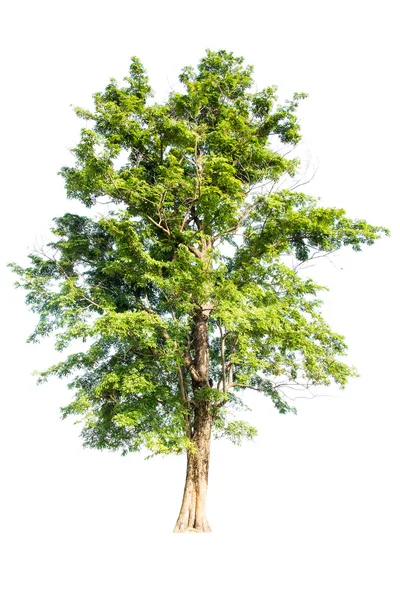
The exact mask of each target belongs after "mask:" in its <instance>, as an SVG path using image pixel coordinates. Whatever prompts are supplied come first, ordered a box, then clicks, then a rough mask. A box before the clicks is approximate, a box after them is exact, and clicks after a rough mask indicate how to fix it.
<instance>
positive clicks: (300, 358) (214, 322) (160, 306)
mask: <svg viewBox="0 0 400 600" xmlns="http://www.w3.org/2000/svg"><path fill="white" fill-rule="evenodd" d="M251 73H252V69H251V68H249V67H246V66H244V64H243V59H242V58H235V57H234V56H233V55H232V54H230V53H227V52H224V51H219V52H210V51H208V52H207V54H206V56H205V57H204V58H203V59H202V60H201V61H200V64H199V65H198V69H197V70H194V69H192V68H185V69H183V71H182V74H181V76H180V82H181V87H180V89H181V91H174V92H172V93H171V94H170V96H169V99H168V101H167V102H166V103H165V104H157V103H152V102H150V97H151V89H150V87H149V84H148V79H147V76H146V73H145V71H144V69H143V67H142V65H141V63H140V62H139V60H138V59H137V58H133V59H132V62H131V66H130V75H129V77H127V78H126V79H125V84H124V85H123V86H120V85H118V83H117V82H116V81H115V80H111V82H110V83H109V85H107V87H106V88H105V91H104V92H103V93H97V94H95V95H94V109H93V110H92V111H88V110H83V109H80V108H79V109H76V113H77V115H78V116H79V117H81V118H82V119H84V120H86V121H88V123H89V124H90V125H91V127H90V128H84V129H82V134H81V140H80V143H79V144H78V145H77V147H76V148H75V149H74V150H73V153H74V155H75V157H76V164H75V166H73V167H64V168H63V169H62V170H61V174H62V176H63V177H64V179H65V185H66V190H67V194H68V197H69V198H75V199H78V200H80V201H81V202H82V203H83V204H84V205H85V206H86V207H95V206H96V205H99V204H102V205H104V206H102V212H103V216H96V215H94V216H93V217H92V218H88V217H87V216H82V215H77V214H65V215H64V216H62V217H61V218H57V219H55V226H54V229H53V230H52V231H53V234H54V241H53V242H51V243H50V244H48V245H47V247H46V248H45V249H43V250H38V251H35V252H34V253H33V254H32V255H30V259H31V266H30V267H28V268H21V267H19V266H17V265H13V269H14V271H15V272H16V273H17V274H18V275H19V276H20V285H21V286H22V287H24V288H25V289H26V290H27V302H28V304H29V305H30V307H31V309H32V310H33V311H34V312H37V313H38V314H39V322H38V325H37V328H36V330H35V332H34V333H33V335H32V336H31V338H30V339H31V340H32V341H36V340H38V339H39V338H40V337H42V336H47V335H49V334H50V333H51V332H55V334H56V348H57V349H59V350H63V349H65V348H66V347H68V346H69V344H70V343H71V342H72V341H73V340H76V339H78V340H83V341H85V342H86V343H87V345H88V348H87V349H86V350H85V351H82V352H76V353H72V354H70V355H69V356H68V357H67V358H66V359H65V360H63V361H62V362H60V363H59V364H56V365H55V366H52V367H50V368H49V369H48V370H47V371H45V372H44V373H42V374H41V375H40V379H41V380H45V379H46V378H47V377H48V376H49V375H51V374H55V375H57V376H59V377H64V376H67V377H69V381H70V383H69V385H70V387H72V388H74V389H75V390H76V396H75V398H74V400H73V401H72V402H71V403H70V404H69V405H68V406H66V407H65V408H63V409H62V411H63V415H64V416H67V415H70V414H75V415H79V418H80V420H81V421H82V422H83V429H82V435H83V438H84V443H85V444H86V445H88V446H91V447H98V448H111V449H121V450H122V452H124V453H125V452H129V451H135V450H138V449H140V448H142V447H147V448H148V449H150V451H151V452H153V453H160V452H165V453H167V452H180V451H182V450H183V449H185V448H187V447H188V446H190V429H189V430H188V428H187V422H188V420H187V419H188V416H190V413H191V411H193V410H194V407H195V405H196V402H197V401H198V397H197V396H196V391H193V388H192V386H191V377H192V376H193V373H192V372H191V371H192V370H193V369H192V358H193V331H192V322H193V315H194V313H195V311H196V310H197V311H198V310H199V309H201V310H204V309H205V308H206V309H208V311H209V320H208V332H209V346H210V381H209V384H208V387H205V388H203V390H202V394H203V397H204V395H206V396H207V398H208V400H209V402H210V403H211V405H212V410H213V412H214V415H215V420H214V430H215V433H216V435H217V436H218V435H224V434H225V435H227V436H228V437H231V439H232V440H233V441H234V442H237V441H238V440H239V439H240V437H242V436H247V437H249V436H251V435H253V434H254V433H255V430H254V428H252V427H250V426H248V425H247V424H246V423H244V422H242V421H230V420H229V419H228V416H227V415H228V408H231V407H235V406H236V407H237V406H239V407H240V401H239V398H238V396H237V395H235V394H237V392H238V391H239V390H240V389H241V388H245V387H251V388H256V389H257V390H259V391H261V392H262V393H264V394H265V395H266V396H268V397H269V398H271V399H272V401H273V402H274V404H275V405H276V407H277V408H278V410H279V411H280V412H282V413H285V412H288V411H294V407H293V406H292V404H291V403H290V402H289V401H288V400H287V398H286V396H285V386H286V385H288V384H289V385H291V386H301V385H304V386H310V385H328V384H329V383H331V382H337V383H338V384H340V385H344V384H345V383H346V381H347V379H348V378H349V376H351V374H352V370H351V369H350V368H349V367H348V366H346V365H345V364H344V363H343V362H341V361H340V360H338V357H340V356H341V355H344V354H345V350H346V346H345V343H344V340H343V338H342V336H340V335H337V334H335V333H334V332H332V331H331V329H330V328H329V326H328V325H327V324H326V323H325V322H324V320H323V319H322V317H321V314H320V301H319V300H318V299H317V298H316V294H317V292H318V291H319V290H320V289H321V287H320V286H319V285H317V284H316V283H315V282H314V281H312V280H311V279H305V278H303V277H300V276H299V274H298V272H297V270H296V269H293V268H292V267H290V266H289V262H288V260H287V257H288V256H291V255H292V256H293V257H294V259H295V260H296V261H297V262H304V261H307V260H308V259H309V258H310V256H311V255H314V254H315V253H328V252H330V251H332V250H335V249H338V248H340V247H341V246H343V245H349V246H351V247H352V248H354V250H360V247H361V244H364V243H365V244H372V243H373V242H374V241H375V240H376V239H377V238H378V237H380V235H381V233H382V232H385V233H386V230H384V229H382V228H379V227H374V226H371V225H369V224H367V223H366V222H365V221H363V220H351V219H349V218H347V217H346V216H345V212H344V210H341V209H336V208H322V207H320V206H319V205H318V202H317V200H316V199H314V198H312V197H310V196H308V195H306V194H304V193H300V192H299V191H296V189H291V190H290V189H282V185H279V182H281V181H282V178H283V177H285V176H286V177H287V176H289V177H292V176H293V175H294V174H295V173H296V169H297V167H298V161H297V160H293V159H289V158H288V157H287V149H290V147H292V146H294V145H296V143H297V142H299V140H300V131H299V124H298V120H297V117H296V109H297V106H298V103H299V101H300V100H301V99H302V98H303V97H304V94H295V95H294V97H293V99H292V100H291V101H289V102H287V103H286V104H284V105H278V104H277V96H276V88H274V87H270V88H266V89H264V90H262V91H260V92H256V93H252V92H251V91H250V90H251V86H252V77H251ZM273 136H275V137H273ZM272 139H273V140H274V144H272V143H271V140H272ZM277 140H279V144H280V146H281V147H282V148H284V149H285V148H286V150H285V151H284V152H283V151H282V150H280V151H277V150H276V149H274V148H276V147H277V146H278V145H279V144H277V143H275V141H277ZM95 212H96V213H98V208H97V210H96V211H95ZM199 393H200V392H197V394H199Z"/></svg>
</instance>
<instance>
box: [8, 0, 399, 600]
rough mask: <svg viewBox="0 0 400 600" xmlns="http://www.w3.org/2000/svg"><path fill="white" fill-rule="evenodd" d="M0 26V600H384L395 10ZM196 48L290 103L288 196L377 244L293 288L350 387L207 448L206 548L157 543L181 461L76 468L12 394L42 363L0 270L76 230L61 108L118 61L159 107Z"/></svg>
mask: <svg viewBox="0 0 400 600" xmlns="http://www.w3.org/2000/svg"><path fill="white" fill-rule="evenodd" d="M1 21H2V25H1V27H2V32H1V36H0V37H1V43H2V50H1V56H2V72H1V80H2V92H1V97H0V100H1V119H2V121H1V146H0V150H1V153H2V157H1V163H0V165H1V195H2V209H1V265H0V266H1V285H2V293H1V298H0V300H1V313H0V314H1V318H2V324H1V334H2V344H1V350H2V360H1V367H2V369H3V372H2V377H1V383H2V385H1V435H0V444H1V484H2V492H1V496H0V501H1V504H2V506H1V510H0V519H1V550H2V552H3V557H2V558H1V560H0V568H1V569H2V571H3V573H2V576H1V578H0V592H1V597H2V598H4V600H28V599H29V600H30V599H31V598H32V599H36V598H37V599H40V600H50V599H51V600H53V599H54V600H59V599H60V600H64V599H72V598H73V599H74V600H83V599H85V600H91V599H92V598H93V599H95V598H96V599H103V598H104V599H105V598H112V599H113V600H114V599H115V600H120V599H121V600H122V599H128V598H140V599H141V598H144V599H152V598H159V597H162V598H174V599H176V600H180V599H183V598H187V597H189V596H190V597H191V598H193V599H196V598H200V597H201V598H214V597H215V598H217V597H222V598H233V599H236V598H242V597H250V598H252V599H254V600H257V599H259V598H260V599H264V598H271V600H297V599H302V598H305V599H307V600H330V599H332V600H333V599H335V600H336V599H339V598H340V600H355V599H358V598H362V599H369V598H373V599H375V598H376V599H378V598H379V599H380V598H382V599H385V600H392V599H393V600H395V599H396V600H398V598H399V596H400V582H399V573H398V568H399V562H400V561H399V559H400V550H399V534H400V527H399V525H400V521H399V505H400V504H399V501H400V494H399V486H398V478H399V457H400V442H399V433H398V432H399V422H400V407H399V391H398V390H399V385H398V380H397V377H398V374H399V371H400V369H399V351H398V346H399V334H400V328H399V317H398V292H397V290H398V274H399V268H398V260H399V259H398V256H399V223H398V220H399V212H400V211H399V208H398V204H399V188H398V164H399V151H398V150H399V134H400V126H399V118H398V103H399V85H398V71H399V69H398V58H399V46H398V42H397V39H396V38H397V36H398V31H397V25H396V18H395V3H394V2H393V3H391V2H388V1H381V2H354V1H351V0H350V1H348V2H343V1H342V0H339V1H335V2H312V1H309V0H303V1H294V0H288V1H286V2H278V1H276V2H271V1H265V2H261V1H259V2H256V1H255V0H247V2H244V3H235V2H228V1H227V0H224V1H218V0H214V1H212V2H210V1H209V0H203V1H202V2H183V1H178V0H171V1H170V2H166V1H165V2H161V1H153V2H150V3H148V4H147V5H145V4H144V2H140V3H139V2H136V1H135V0H131V1H130V2H125V1H122V0H114V1H113V2H107V3H105V2H102V1H97V2H89V1H86V0H81V1H80V2H77V1H76V0H72V1H69V2H63V3H61V2H43V1H38V2H13V3H12V4H11V3H10V2H9V3H8V6H6V7H5V10H4V8H3V16H2V19H1ZM207 47H210V48H211V49H214V50H215V49H220V48H223V49H226V50H230V51H233V52H235V53H236V54H238V55H243V56H244V57H245V58H246V61H247V62H248V63H250V64H253V65H255V80H256V82H257V85H258V87H260V88H261V87H263V86H265V85H270V84H277V85H278V86H279V89H280V93H281V99H282V100H285V99H286V98H287V97H289V95H291V94H292V93H293V92H294V91H306V92H308V93H309V94H310V97H309V98H308V99H307V100H306V101H304V102H303V104H302V108H301V118H302V128H303V133H304V145H303V147H302V148H303V149H302V151H305V152H306V153H307V152H309V153H310V155H311V159H312V162H313V164H316V163H318V164H319V170H318V172H317V175H316V177H315V178H314V180H313V181H312V183H311V184H310V185H309V186H308V188H305V190H306V191H309V192H310V193H313V194H315V195H318V196H321V197H322V199H323V202H324V204H329V205H336V206H341V207H344V208H346V210H347V211H348V214H349V215H350V216H352V217H363V218H366V219H368V220H369V221H370V222H371V223H373V224H382V225H385V226H388V227H389V228H390V229H391V230H392V236H391V238H385V239H384V240H382V241H380V242H378V243H377V244H376V246H374V247H372V248H367V249H365V251H364V252H363V253H362V254H354V253H351V252H347V251H346V252H342V253H339V255H338V256H337V257H336V258H335V259H334V260H333V263H334V264H333V265H332V264H331V263H329V262H326V263H324V264H320V265H318V266H317V267H316V268H315V269H314V271H310V275H312V276H314V277H315V278H317V279H318V280H319V281H320V282H321V283H325V284H327V285H329V286H330V288H331V292H330V293H329V294H325V297H326V306H325V315H326V318H327V319H328V321H329V322H330V323H331V324H332V326H333V327H334V328H335V329H336V330H337V331H339V332H340V333H343V334H345V335H346V338H347V341H348V344H349V346H350V353H349V362H350V363H352V364H355V365H356V366H357V367H358V370H359V372H360V375H361V376H360V378H359V379H356V380H354V381H353V382H352V383H351V384H350V385H349V386H348V388H347V389H346V391H345V392H338V391H337V390H328V391H326V392H325V393H327V394H330V396H329V397H321V398H315V399H312V400H299V401H298V403H297V405H298V411H299V414H298V416H297V417H295V416H292V415H290V416H281V415H279V414H278V413H277V412H276V411H275V410H274V409H273V408H272V406H271V405H270V404H269V403H268V402H267V401H266V400H264V399H263V398H257V397H252V396H250V403H251V406H252V407H253V408H254V410H253V412H252V413H249V420H251V422H252V423H253V424H256V425H257V426H258V428H259V432H260V434H259V437H258V439H257V441H256V442H255V443H249V444H247V445H245V446H244V447H242V448H235V447H232V446H230V445H229V444H227V443H225V442H216V443H214V445H213V448H212V462H211V473H210V490H209V503H208V516H209V520H210V523H211V525H212V528H213V534H211V535H194V534H193V535H183V536H177V535H172V533H171V531H172V528H173V525H174V522H175V519H176V517H177V514H178V509H179V506H180V501H181V494H182V490H183V483H184V470H185V459H184V458H183V457H171V458H169V457H167V458H164V459H162V458H160V459H154V460H152V461H143V458H142V457H140V456H130V457H127V458H121V457H120V456H119V455H113V454H108V453H100V452H96V451H88V450H85V451H83V450H82V449H81V446H80V440H79V436H78V433H79V431H78V428H77V427H74V426H73V424H72V422H61V421H60V420H59V407H60V406H61V405H64V404H66V403H67V402H68V400H69V397H70V396H69V392H68V390H67V389H66V387H65V386H64V384H63V383H62V382H58V381H53V382H51V383H49V384H47V385H46V386H41V387H37V386H36V384H35V380H34V378H33V377H32V375H31V373H32V371H33V370H34V369H40V368H42V367H45V366H46V365H48V364H51V363H52V362H53V361H54V358H55V359H56V360H57V358H58V357H57V356H56V357H55V356H54V351H53V350H52V347H51V345H50V344H49V343H43V344H41V345H39V346H37V345H36V346H32V345H25V343H24V342H25V339H26V338H27V336H28V335H29V333H30V332H31V330H32V328H33V325H34V323H35V316H34V315H32V314H30V313H29V312H28V311H27V308H26V307H25V306H24V303H23V294H22V292H18V291H15V290H14V289H13V287H12V282H13V280H14V279H15V278H14V276H13V275H12V274H11V273H10V272H9V270H8V269H7V268H6V266H5V265H6V263H7V262H9V261H16V262H21V263H23V264H24V261H25V256H26V254H27V253H28V251H29V249H31V248H32V246H33V245H34V243H35V239H39V240H41V239H46V234H47V232H48V230H49V227H50V225H51V219H52V217H54V216H57V215H61V214H63V212H65V211H67V210H68V211H73V210H76V207H75V206H74V205H73V204H72V203H70V202H67V201H66V200H65V194H64V189H63V183H62V180H61V178H60V177H57V175H56V173H57V171H58V169H59V168H60V167H61V166H62V165H64V164H71V161H72V157H71V155H70V154H69V152H68V147H71V146H73V145H74V143H75V142H76V141H77V139H78V132H79V127H80V125H81V123H80V122H79V121H78V120H77V119H76V117H75V116H74V115H73V113H72V110H71V108H70V107H69V105H70V104H74V105H80V106H85V107H88V106H90V102H91V94H92V93H94V92H95V91H101V90H102V89H103V88H104V86H105V85H106V84H107V82H108V79H109V78H110V77H116V78H122V77H123V76H125V75H126V74H127V72H128V66H129V59H130V56H132V55H137V56H139V57H140V59H141V60H142V61H143V62H144V65H145V66H146V68H147V69H148V72H149V75H150V79H151V84H152V85H153V88H154V89H155V90H156V92H157V99H159V100H163V99H165V98H166V96H167V94H168V92H169V91H170V89H171V87H173V86H174V85H175V84H176V82H177V80H178V73H179V71H180V69H181V67H183V66H184V65H188V64H193V65H196V64H197V62H198V60H199V59H200V58H201V56H203V54H204V50H205V48H207Z"/></svg>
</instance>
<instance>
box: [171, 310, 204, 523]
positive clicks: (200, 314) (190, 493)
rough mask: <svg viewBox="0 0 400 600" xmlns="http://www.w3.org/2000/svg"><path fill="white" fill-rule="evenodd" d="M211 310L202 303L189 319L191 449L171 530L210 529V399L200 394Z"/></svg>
mask: <svg viewBox="0 0 400 600" xmlns="http://www.w3.org/2000/svg"><path fill="white" fill-rule="evenodd" d="M211 310H212V307H211V305H210V304H207V305H204V306H203V307H202V308H201V309H198V310H197V311H196V313H195V314H194V318H193V343H194V360H193V366H194V368H195V372H196V378H194V377H192V387H193V397H194V406H195V408H194V420H193V431H192V435H191V442H192V443H193V445H194V450H188V452H187V468H186V482H185V489H184V492H183V500H182V506H181V510H180V513H179V517H178V520H177V522H176V525H175V529H174V532H175V533H183V532H186V531H197V532H209V531H211V528H210V525H209V524H208V521H207V517H206V497H207V488H208V467H209V462H210V440H211V428H212V413H211V402H210V398H208V397H207V395H206V394H204V392H205V389H206V388H209V370H210V368H209V346H208V319H209V315H210V312H211Z"/></svg>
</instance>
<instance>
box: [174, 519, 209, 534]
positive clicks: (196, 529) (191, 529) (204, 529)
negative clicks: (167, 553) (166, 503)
mask: <svg viewBox="0 0 400 600" xmlns="http://www.w3.org/2000/svg"><path fill="white" fill-rule="evenodd" d="M174 533H211V527H210V525H209V524H208V521H205V522H203V523H201V524H199V525H195V526H193V525H190V524H188V523H183V522H180V521H179V520H178V522H177V524H176V525H175V528H174Z"/></svg>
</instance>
